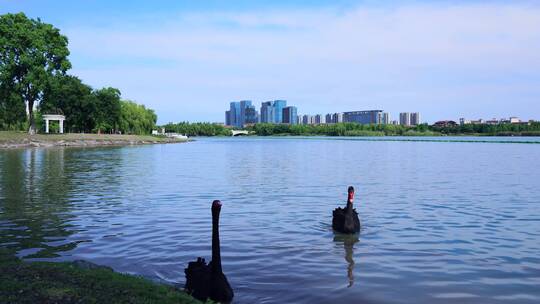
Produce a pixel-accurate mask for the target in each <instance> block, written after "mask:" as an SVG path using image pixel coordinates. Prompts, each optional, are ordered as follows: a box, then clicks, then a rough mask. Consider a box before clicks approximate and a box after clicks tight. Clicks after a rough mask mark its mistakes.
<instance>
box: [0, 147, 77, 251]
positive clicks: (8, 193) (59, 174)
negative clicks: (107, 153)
mask: <svg viewBox="0 0 540 304" xmlns="http://www.w3.org/2000/svg"><path fill="white" fill-rule="evenodd" d="M66 153H68V152H67V151H65V150H64V149H27V150H11V151H2V152H1V153H0V201H1V204H0V232H1V233H0V245H1V246H2V247H5V248H8V249H9V250H11V251H13V252H20V251H21V250H25V249H33V250H28V251H26V252H24V253H23V254H22V255H26V254H30V255H28V256H27V257H29V258H41V257H43V258H45V257H56V256H57V254H56V252H60V251H67V250H71V249H73V248H74V247H75V246H76V244H74V243H66V241H65V240H66V238H67V237H69V236H70V235H71V234H73V231H72V230H71V229H70V228H71V227H70V224H69V221H70V219H72V218H73V215H71V212H70V209H71V206H70V204H69V199H68V197H67V196H68V193H69V191H70V190H71V189H72V183H71V178H70V176H69V174H67V173H66V172H65V165H64V162H65V159H66Z"/></svg>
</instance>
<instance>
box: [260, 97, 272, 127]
mask: <svg viewBox="0 0 540 304" xmlns="http://www.w3.org/2000/svg"><path fill="white" fill-rule="evenodd" d="M272 104H273V102H271V101H266V102H263V103H262V104H261V122H262V123H273V122H274V108H273V106H272Z"/></svg>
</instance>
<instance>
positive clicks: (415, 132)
mask: <svg viewBox="0 0 540 304" xmlns="http://www.w3.org/2000/svg"><path fill="white" fill-rule="evenodd" d="M247 129H248V130H250V131H253V133H254V134H257V135H260V136H268V135H326V136H441V135H485V136H512V135H514V136H540V122H532V123H524V124H510V123H507V124H498V125H489V124H474V125H473V124H467V125H456V126H445V127H437V126H430V125H428V124H421V125H417V126H402V125H384V124H371V125H363V124H358V123H350V122H349V123H336V124H320V125H286V124H255V125H253V126H251V127H248V128H247Z"/></svg>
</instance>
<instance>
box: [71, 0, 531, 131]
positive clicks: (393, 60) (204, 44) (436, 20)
mask: <svg viewBox="0 0 540 304" xmlns="http://www.w3.org/2000/svg"><path fill="white" fill-rule="evenodd" d="M65 33H66V34H67V35H68V37H69V38H70V48H71V51H72V54H73V58H74V59H73V63H74V67H75V68H74V73H76V74H78V75H81V76H82V77H83V79H85V80H86V81H88V82H89V83H91V84H94V85H99V86H101V85H112V86H117V87H119V88H121V89H122V91H123V92H124V94H125V95H126V96H128V97H130V98H133V99H135V100H137V101H140V102H144V103H146V104H148V105H149V106H151V107H154V108H155V109H156V110H157V112H158V115H159V116H160V121H161V122H165V121H170V120H223V118H222V116H223V114H222V112H223V111H224V110H225V108H226V107H227V103H228V102H229V101H231V100H234V99H240V98H252V99H253V100H254V101H256V102H260V101H263V100H265V99H270V98H286V99H288V100H290V102H291V103H293V104H297V105H298V106H299V111H300V112H302V113H303V112H331V111H343V110H354V109H364V108H383V109H386V110H389V111H391V112H394V116H395V115H396V114H397V112H398V111H401V110H417V111H421V112H423V113H425V114H426V115H424V117H426V118H428V119H430V120H435V119H438V118H446V117H447V116H449V118H457V117H455V116H454V115H460V114H463V115H467V114H468V113H470V114H471V115H472V114H477V113H478V115H480V114H482V113H484V114H483V115H484V116H486V117H488V116H503V115H504V116H508V115H523V116H524V115H533V116H532V117H531V118H539V119H540V106H538V105H537V106H536V108H535V109H532V111H531V101H532V100H537V101H538V99H540V89H538V87H539V85H540V72H539V71H540V55H539V54H540V8H539V7H536V6H526V5H509V4H459V5H404V6H399V7H392V8H376V7H358V8H356V9H353V10H351V11H348V12H345V13H343V12H337V11H333V10H329V9H326V10H308V11H301V10H300V11H270V12H244V13H237V14H235V13H208V14H205V13H199V14H181V15H178V16H177V17H176V18H171V19H167V20H155V23H154V25H151V26H148V23H145V26H144V27H143V26H141V27H140V28H139V27H137V26H136V25H135V24H128V25H127V26H126V25H125V24H120V23H118V24H111V25H108V26H105V27H102V28H99V29H95V28H69V29H65ZM535 88H536V89H535ZM493 90H495V91H497V92H500V94H499V95H497V96H493ZM523 90H525V91H526V92H529V94H528V95H526V96H524V95H523V94H521V93H520V92H523ZM450 98H451V99H450ZM510 98H511V99H512V108H511V109H509V107H507V106H506V105H507V104H508V103H507V102H508V100H509V99H510ZM472 101H475V102H476V103H477V104H478V106H477V107H475V106H474V105H472V106H471V102H472ZM448 102H452V107H446V106H444V107H445V111H446V112H441V111H440V110H439V109H440V108H441V107H442V106H443V103H448ZM195 105H196V107H197V108H194V107H195ZM490 105H491V106H490ZM486 106H488V107H489V108H485V107H486ZM482 108H483V109H484V111H483V112H482ZM511 110H512V111H515V112H508V111H511ZM490 111H491V112H490ZM492 112H493V113H492ZM516 112H518V113H516ZM505 113H507V114H505ZM531 113H532V114H531ZM444 115H447V116H444Z"/></svg>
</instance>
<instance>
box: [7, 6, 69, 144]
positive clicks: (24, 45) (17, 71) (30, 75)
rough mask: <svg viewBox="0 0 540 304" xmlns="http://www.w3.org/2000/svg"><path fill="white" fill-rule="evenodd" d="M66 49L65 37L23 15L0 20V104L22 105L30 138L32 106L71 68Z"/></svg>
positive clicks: (33, 126) (32, 117)
mask: <svg viewBox="0 0 540 304" xmlns="http://www.w3.org/2000/svg"><path fill="white" fill-rule="evenodd" d="M67 45H68V39H67V37H65V36H63V35H61V34H60V30H58V29H57V28H55V27H53V26H52V25H51V24H47V23H43V22H41V20H39V19H37V20H36V19H29V18H28V17H26V15H25V14H24V13H18V14H5V15H1V16H0V91H2V92H3V93H2V97H3V98H2V100H3V101H2V103H3V104H4V105H6V103H8V104H9V103H25V104H26V109H27V110H28V125H29V133H31V134H33V133H35V131H36V130H35V122H34V116H33V109H34V105H35V104H39V102H40V101H41V100H42V98H43V93H44V91H45V88H46V86H47V84H48V82H49V79H50V78H51V77H53V76H56V75H61V74H64V73H65V72H66V71H67V70H68V69H69V68H71V64H70V62H69V60H68V58H67V57H68V55H69V50H68V48H67ZM4 98H7V101H6V100H4ZM13 106H14V108H15V109H19V108H20V106H18V107H17V106H15V105H13Z"/></svg>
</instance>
